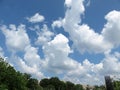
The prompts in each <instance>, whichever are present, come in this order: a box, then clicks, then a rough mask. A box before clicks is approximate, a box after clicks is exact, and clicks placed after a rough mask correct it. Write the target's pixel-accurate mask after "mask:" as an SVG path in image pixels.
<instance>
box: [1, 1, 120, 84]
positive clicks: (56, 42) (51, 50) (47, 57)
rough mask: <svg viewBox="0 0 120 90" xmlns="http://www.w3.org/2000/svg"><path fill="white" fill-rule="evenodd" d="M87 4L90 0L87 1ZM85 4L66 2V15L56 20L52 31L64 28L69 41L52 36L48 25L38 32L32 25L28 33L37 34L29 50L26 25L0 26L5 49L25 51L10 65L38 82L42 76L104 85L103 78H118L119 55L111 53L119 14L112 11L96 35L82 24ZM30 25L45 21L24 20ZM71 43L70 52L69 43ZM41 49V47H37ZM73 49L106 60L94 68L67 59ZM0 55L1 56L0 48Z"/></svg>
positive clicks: (118, 29) (118, 43) (116, 43)
mask: <svg viewBox="0 0 120 90" xmlns="http://www.w3.org/2000/svg"><path fill="white" fill-rule="evenodd" d="M89 1H90V0H89ZM83 2H84V0H76V1H74V0H65V5H66V12H65V17H64V18H63V19H59V20H55V21H54V22H53V23H52V25H51V26H52V28H53V29H55V27H58V28H60V27H63V28H64V30H65V32H67V33H69V36H70V37H69V38H68V37H66V36H65V35H63V34H58V35H56V36H54V33H53V32H51V31H50V30H49V28H48V26H47V25H45V24H44V25H43V27H42V28H40V26H39V25H35V26H34V27H33V28H31V30H34V31H35V32H37V35H38V37H37V40H36V41H35V42H34V43H33V44H36V45H37V46H38V47H35V46H34V45H33V46H32V45H31V43H30V39H29V37H28V33H27V32H26V28H25V25H19V26H18V27H16V26H15V25H13V24H12V25H9V27H7V26H6V25H2V26H1V27H0V29H1V30H2V32H3V34H4V35H5V38H6V45H7V47H8V49H9V50H11V51H12V52H17V51H24V53H23V55H22V56H23V57H20V56H19V55H17V53H14V54H12V55H13V56H11V58H9V59H10V61H9V62H10V63H11V64H12V65H13V66H14V67H16V69H17V70H20V71H22V72H27V73H30V74H32V75H33V76H34V77H37V78H39V79H41V78H43V77H46V76H47V75H46V76H44V74H46V73H45V72H47V73H49V75H50V74H54V75H58V76H59V75H62V76H63V80H67V81H68V80H70V81H72V82H74V83H82V84H92V85H94V84H96V83H97V84H103V83H104V76H105V75H119V73H120V71H119V67H120V52H112V53H113V54H110V53H111V50H112V49H113V48H115V47H116V46H117V47H119V46H120V39H119V38H120V35H119V33H120V26H119V24H120V19H119V17H120V12H119V11H115V10H114V11H111V12H110V13H108V14H107V15H106V16H105V19H106V20H107V23H106V24H105V26H104V27H103V29H102V31H101V33H97V32H95V31H94V30H93V29H92V28H90V27H89V26H88V25H87V24H82V22H81V21H82V15H84V11H85V8H84V4H83ZM27 19H28V21H29V22H31V23H38V22H43V21H44V19H45V18H44V16H42V15H40V14H39V13H36V14H35V15H34V16H32V17H29V18H27ZM70 40H71V41H72V42H73V43H72V45H73V48H71V47H70V45H69V41H70ZM39 46H40V47H39ZM41 47H42V50H43V54H44V58H43V59H41V57H40V54H39V53H38V52H39V48H41ZM74 49H76V50H78V51H79V52H80V53H83V54H84V53H85V52H89V53H103V54H104V55H105V57H104V58H103V59H102V60H101V61H100V62H99V63H97V64H95V63H91V62H90V60H89V59H87V58H86V59H85V60H83V61H81V62H78V61H76V60H74V59H72V58H70V57H69V55H70V53H74ZM0 55H4V53H3V50H2V48H1V47H0Z"/></svg>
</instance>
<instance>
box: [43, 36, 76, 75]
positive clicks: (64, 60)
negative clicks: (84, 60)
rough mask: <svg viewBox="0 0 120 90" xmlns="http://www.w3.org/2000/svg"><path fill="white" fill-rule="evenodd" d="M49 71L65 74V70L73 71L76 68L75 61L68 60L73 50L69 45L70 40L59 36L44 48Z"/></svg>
mask: <svg viewBox="0 0 120 90" xmlns="http://www.w3.org/2000/svg"><path fill="white" fill-rule="evenodd" d="M43 50H44V53H45V59H46V63H47V67H46V68H47V69H49V70H50V71H53V72H55V73H63V72H64V71H65V70H69V69H72V68H74V67H76V66H75V63H76V62H75V61H73V60H72V59H70V58H68V54H69V53H71V49H70V47H69V45H68V39H67V38H66V37H65V36H64V35H62V34H58V35H56V37H55V38H54V39H53V40H52V41H50V42H48V43H47V44H46V45H44V46H43Z"/></svg>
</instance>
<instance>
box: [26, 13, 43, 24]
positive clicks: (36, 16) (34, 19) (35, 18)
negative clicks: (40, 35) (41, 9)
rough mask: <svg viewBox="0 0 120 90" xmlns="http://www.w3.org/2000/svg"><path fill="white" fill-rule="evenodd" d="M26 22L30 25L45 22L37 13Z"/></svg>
mask: <svg viewBox="0 0 120 90" xmlns="http://www.w3.org/2000/svg"><path fill="white" fill-rule="evenodd" d="M27 20H28V21H29V22H31V23H39V22H43V21H44V20H45V18H44V16H42V15H40V14H39V13H36V14H35V15H34V16H32V17H30V18H29V17H27Z"/></svg>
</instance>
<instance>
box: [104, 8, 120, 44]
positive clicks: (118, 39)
mask: <svg viewBox="0 0 120 90" xmlns="http://www.w3.org/2000/svg"><path fill="white" fill-rule="evenodd" d="M119 17H120V11H116V10H113V11H111V12H109V13H108V14H107V15H106V16H105V19H106V20H107V23H106V24H105V26H104V28H103V31H102V34H103V36H104V38H105V40H107V41H109V42H110V43H111V44H113V45H114V46H119V45H120V18H119Z"/></svg>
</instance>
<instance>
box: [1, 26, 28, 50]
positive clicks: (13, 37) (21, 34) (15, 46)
mask: <svg viewBox="0 0 120 90" xmlns="http://www.w3.org/2000/svg"><path fill="white" fill-rule="evenodd" d="M1 30H2V32H3V34H4V35H5V38H6V45H7V47H8V49H9V50H11V51H12V52H16V51H23V50H24V49H25V47H26V46H27V45H29V43H30V40H29V37H28V35H27V33H26V30H25V25H22V24H21V25H19V26H18V27H16V26H15V25H9V28H7V26H6V25H3V26H2V27H1Z"/></svg>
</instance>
